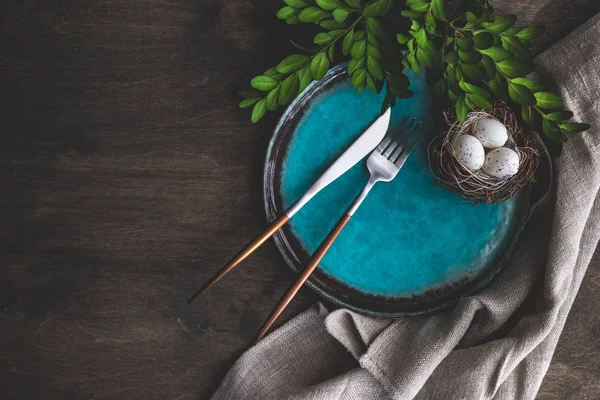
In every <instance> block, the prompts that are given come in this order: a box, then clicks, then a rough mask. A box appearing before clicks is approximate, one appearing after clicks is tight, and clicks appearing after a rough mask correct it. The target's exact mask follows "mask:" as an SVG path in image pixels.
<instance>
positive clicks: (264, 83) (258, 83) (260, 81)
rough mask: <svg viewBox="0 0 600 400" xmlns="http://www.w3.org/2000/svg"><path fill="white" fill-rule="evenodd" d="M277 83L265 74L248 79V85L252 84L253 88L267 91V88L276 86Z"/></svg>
mask: <svg viewBox="0 0 600 400" xmlns="http://www.w3.org/2000/svg"><path fill="white" fill-rule="evenodd" d="M277 84H278V82H277V81H276V80H275V79H273V78H271V77H270V76H266V75H259V76H256V77H254V78H252V80H251V81H250V85H252V87H253V88H255V89H258V90H261V91H263V92H268V91H269V90H271V89H273V88H274V87H275V86H277Z"/></svg>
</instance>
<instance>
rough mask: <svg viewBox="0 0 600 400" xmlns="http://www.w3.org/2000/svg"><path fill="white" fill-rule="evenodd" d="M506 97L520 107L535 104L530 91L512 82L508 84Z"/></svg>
mask: <svg viewBox="0 0 600 400" xmlns="http://www.w3.org/2000/svg"><path fill="white" fill-rule="evenodd" d="M508 95H509V96H510V99H511V100H512V101H514V102H515V103H517V104H519V105H522V106H532V105H534V104H535V97H534V95H533V93H531V90H529V89H527V88H526V87H525V86H523V85H519V84H516V83H513V82H510V81H509V82H508Z"/></svg>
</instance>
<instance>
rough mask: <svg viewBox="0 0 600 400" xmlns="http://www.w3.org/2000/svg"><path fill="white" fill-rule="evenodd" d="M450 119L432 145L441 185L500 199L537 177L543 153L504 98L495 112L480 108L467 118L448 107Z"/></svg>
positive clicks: (471, 196)
mask: <svg viewBox="0 0 600 400" xmlns="http://www.w3.org/2000/svg"><path fill="white" fill-rule="evenodd" d="M444 120H445V130H444V132H442V134H441V135H440V136H438V137H437V138H436V139H434V141H433V142H432V143H431V146H430V150H431V152H430V153H431V157H430V166H431V169H432V172H433V173H434V175H435V176H436V177H437V179H438V183H439V184H440V185H441V186H444V187H446V188H448V189H450V190H453V191H455V192H458V193H459V194H460V195H461V197H462V198H464V199H466V200H471V201H473V202H474V203H480V202H485V203H496V202H500V201H506V200H509V199H511V198H512V197H514V196H515V195H516V194H517V193H518V192H519V191H520V190H521V189H522V188H524V187H525V186H527V185H528V184H529V183H531V182H533V181H534V180H535V171H536V170H537V167H538V165H539V162H540V153H539V151H538V150H537V149H535V148H533V147H531V146H530V144H531V143H532V141H533V137H532V136H531V135H529V134H528V133H527V132H525V131H524V130H523V129H522V128H521V127H520V126H519V124H518V122H517V118H516V116H515V114H514V113H513V111H512V110H511V109H510V108H509V107H508V106H506V105H505V104H504V103H502V102H496V103H495V104H494V107H493V109H492V111H490V112H486V111H483V110H479V109H475V110H473V111H471V112H470V113H469V115H468V116H467V119H466V121H465V122H463V123H460V122H458V121H457V118H456V116H455V114H454V113H453V112H445V113H444Z"/></svg>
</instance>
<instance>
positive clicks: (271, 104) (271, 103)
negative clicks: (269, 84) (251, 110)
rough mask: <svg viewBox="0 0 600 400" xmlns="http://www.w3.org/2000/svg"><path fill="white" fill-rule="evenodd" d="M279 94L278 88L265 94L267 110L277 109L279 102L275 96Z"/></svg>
mask: <svg viewBox="0 0 600 400" xmlns="http://www.w3.org/2000/svg"><path fill="white" fill-rule="evenodd" d="M278 95H279V88H275V89H273V90H271V91H270V92H269V94H268V95H267V103H266V104H267V110H269V111H273V110H275V109H277V107H278V106H279V104H278V103H277V96H278Z"/></svg>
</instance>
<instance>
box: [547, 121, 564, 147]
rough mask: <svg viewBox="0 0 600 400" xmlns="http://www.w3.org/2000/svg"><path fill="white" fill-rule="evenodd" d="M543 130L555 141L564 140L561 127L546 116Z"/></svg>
mask: <svg viewBox="0 0 600 400" xmlns="http://www.w3.org/2000/svg"><path fill="white" fill-rule="evenodd" d="M542 130H543V131H544V135H546V136H547V137H548V138H550V139H552V140H553V141H555V142H559V143H560V142H562V141H563V135H562V132H561V131H560V129H558V125H557V124H556V122H552V121H548V120H547V119H546V118H544V119H543V121H542Z"/></svg>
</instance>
